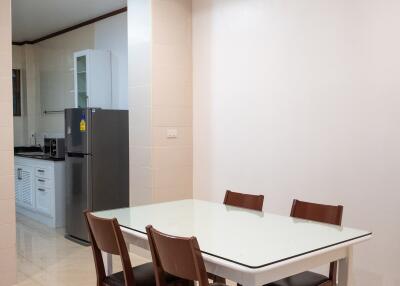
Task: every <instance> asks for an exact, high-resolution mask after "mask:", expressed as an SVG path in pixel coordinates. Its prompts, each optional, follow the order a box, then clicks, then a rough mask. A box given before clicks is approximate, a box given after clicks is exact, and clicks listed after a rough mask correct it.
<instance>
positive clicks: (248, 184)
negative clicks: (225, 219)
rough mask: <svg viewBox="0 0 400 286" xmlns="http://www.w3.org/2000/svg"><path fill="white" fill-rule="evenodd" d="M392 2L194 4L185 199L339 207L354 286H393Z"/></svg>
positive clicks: (200, 0) (398, 155)
mask: <svg viewBox="0 0 400 286" xmlns="http://www.w3.org/2000/svg"><path fill="white" fill-rule="evenodd" d="M399 14H400V2H399V1H394V0H371V1H362V0H338V1H327V0H322V1H312V0H303V1H298V0H283V1H264V0H194V2H193V61H194V62H193V65H194V67H193V85H194V87H193V92H194V196H195V197H197V198H201V199H208V200H213V201H222V200H223V195H224V192H225V190H226V189H232V190H236V191H240V192H249V193H262V194H264V195H265V204H264V210H266V211H269V212H274V213H280V214H288V213H289V209H290V205H291V200H292V199H293V198H298V199H303V200H310V201H315V202H321V203H331V204H343V205H344V206H345V211H344V224H345V225H347V226H353V227H358V228H362V229H369V230H372V231H373V232H374V236H375V237H374V239H373V240H372V241H370V242H368V243H365V244H364V245H360V246H357V247H356V251H355V274H356V277H355V278H356V285H358V286H361V285H362V286H383V285H384V286H389V285H390V286H395V285H396V286H397V285H400V273H399V259H398V257H400V243H399V241H400V228H399V217H400V208H399V207H398V202H399V201H400V192H399V189H400V176H399V170H400V152H399V146H400V131H399V130H400V129H399V126H398V125H399V123H400V112H399V109H400V97H399V94H400V80H399V68H400V54H399V51H400V38H399V37H398V36H397V35H398V27H399V26H400V18H399V17H398V15H399Z"/></svg>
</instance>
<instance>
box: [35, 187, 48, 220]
mask: <svg viewBox="0 0 400 286" xmlns="http://www.w3.org/2000/svg"><path fill="white" fill-rule="evenodd" d="M51 195H52V194H51V191H50V190H49V189H46V188H41V187H38V188H36V210H37V211H38V212H41V213H43V214H46V215H49V216H52V213H51Z"/></svg>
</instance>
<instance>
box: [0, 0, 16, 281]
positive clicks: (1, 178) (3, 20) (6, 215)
mask: <svg viewBox="0 0 400 286" xmlns="http://www.w3.org/2000/svg"><path fill="white" fill-rule="evenodd" d="M11 52H12V51H11V1H9V0H4V1H1V2H0V134H1V136H0V162H1V164H0V269H1V270H0V273H1V280H0V285H1V286H3V285H4V286H6V285H13V284H14V283H15V281H16V250H15V200H14V167H13V164H14V161H13V114H12V93H11V69H12V60H11Z"/></svg>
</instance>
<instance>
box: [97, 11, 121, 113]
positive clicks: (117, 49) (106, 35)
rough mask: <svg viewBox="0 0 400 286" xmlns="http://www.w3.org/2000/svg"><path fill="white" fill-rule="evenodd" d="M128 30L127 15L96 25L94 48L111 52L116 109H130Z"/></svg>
mask: <svg viewBox="0 0 400 286" xmlns="http://www.w3.org/2000/svg"><path fill="white" fill-rule="evenodd" d="M127 30H128V19H127V13H122V14H119V15H116V16H113V17H110V18H107V19H104V20H102V21H99V22H96V23H95V24H94V48H95V49H97V50H109V51H111V65H112V67H111V72H112V106H113V108H116V109H128V31H127Z"/></svg>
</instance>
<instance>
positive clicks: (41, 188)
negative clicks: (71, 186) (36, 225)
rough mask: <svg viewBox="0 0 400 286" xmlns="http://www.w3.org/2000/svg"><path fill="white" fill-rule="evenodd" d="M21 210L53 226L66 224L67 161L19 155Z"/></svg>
mask: <svg viewBox="0 0 400 286" xmlns="http://www.w3.org/2000/svg"><path fill="white" fill-rule="evenodd" d="M15 198H16V210H17V213H21V214H23V215H26V216H29V217H30V218H32V219H34V220H37V221H39V222H41V223H44V224H46V225H48V226H50V227H63V226H64V225H65V162H64V161H51V160H42V159H33V158H26V157H20V156H15Z"/></svg>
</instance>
